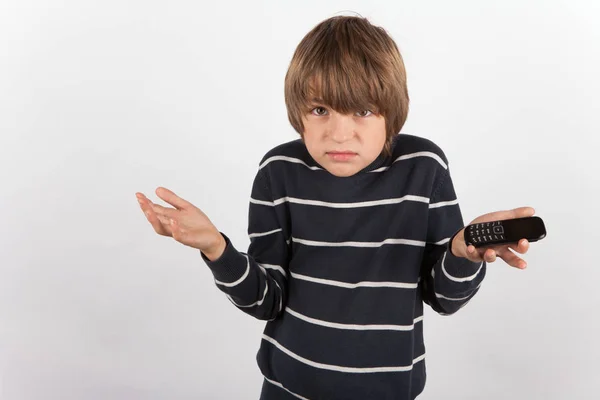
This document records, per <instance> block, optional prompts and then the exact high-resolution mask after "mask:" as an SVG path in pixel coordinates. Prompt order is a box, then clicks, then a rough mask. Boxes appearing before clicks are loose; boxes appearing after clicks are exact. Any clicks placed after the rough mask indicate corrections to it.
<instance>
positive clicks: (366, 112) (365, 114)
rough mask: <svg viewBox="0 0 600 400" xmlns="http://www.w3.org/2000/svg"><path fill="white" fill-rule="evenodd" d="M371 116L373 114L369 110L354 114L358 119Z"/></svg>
mask: <svg viewBox="0 0 600 400" xmlns="http://www.w3.org/2000/svg"><path fill="white" fill-rule="evenodd" d="M371 114H373V112H371V111H370V110H363V111H359V112H357V113H356V115H357V116H359V117H368V116H369V115H371Z"/></svg>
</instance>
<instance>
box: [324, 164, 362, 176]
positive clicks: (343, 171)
mask: <svg viewBox="0 0 600 400" xmlns="http://www.w3.org/2000/svg"><path fill="white" fill-rule="evenodd" d="M326 169H327V171H328V172H329V173H330V174H332V175H335V176H338V177H340V178H346V177H349V176H352V175H354V174H356V173H357V172H358V171H359V170H358V169H356V167H355V166H353V165H346V166H339V165H334V166H329V167H328V168H326Z"/></svg>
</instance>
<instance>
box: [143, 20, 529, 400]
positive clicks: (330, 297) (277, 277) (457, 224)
mask: <svg viewBox="0 0 600 400" xmlns="http://www.w3.org/2000/svg"><path fill="white" fill-rule="evenodd" d="M285 100H286V106H287V110H288V116H289V120H290V123H291V125H292V126H293V127H294V128H295V130H296V131H297V132H298V133H299V134H300V136H301V138H300V139H298V140H295V141H292V142H288V143H285V144H282V145H280V146H278V147H276V148H274V149H272V150H271V151H269V152H268V153H267V154H266V155H265V156H264V157H263V159H262V161H261V163H260V165H259V168H258V173H257V175H256V178H255V180H254V184H253V188H252V194H251V199H250V210H249V228H248V234H249V236H250V240H251V243H250V246H249V249H248V252H247V254H246V253H240V252H239V251H237V250H236V249H235V247H234V246H233V244H232V243H231V242H230V240H229V239H228V237H227V236H226V235H225V234H222V233H220V232H219V230H218V229H217V228H216V227H215V226H214V225H213V224H212V223H211V222H210V220H209V219H208V217H207V216H206V215H205V214H203V213H202V211H200V210H199V209H198V208H197V207H195V206H194V205H192V204H191V203H189V202H187V201H186V200H183V199H181V198H180V197H178V196H176V195H175V194H174V193H172V192H171V191H169V190H167V189H164V188H158V189H157V191H156V194H157V195H158V196H159V197H160V198H161V199H163V200H164V201H166V202H167V203H169V204H171V205H172V206H173V207H174V208H167V207H162V206H160V205H157V204H154V203H152V202H151V201H150V200H148V199H147V198H146V197H145V196H144V195H143V194H141V193H137V196H138V199H139V202H140V205H141V208H142V209H143V211H144V212H145V213H146V215H147V218H148V220H149V222H150V223H151V224H152V226H153V227H154V229H155V230H156V232H157V233H159V234H161V235H165V236H172V237H173V238H174V239H175V240H177V241H179V242H181V243H183V244H185V245H188V246H191V247H194V248H197V249H199V250H200V251H201V256H202V258H203V259H204V261H205V262H206V264H207V265H208V267H209V268H210V269H211V271H212V273H213V274H214V277H215V283H216V285H217V286H218V288H219V289H220V290H222V291H223V292H224V293H225V294H226V295H227V298H228V299H229V300H230V301H231V302H232V303H233V304H234V305H235V306H236V307H238V308H239V309H240V310H242V311H244V312H246V313H247V314H250V315H252V316H254V317H256V318H258V319H262V320H267V321H268V322H267V324H266V327H265V330H264V334H263V336H262V341H261V346H260V349H259V352H258V355H257V362H258V366H259V368H260V370H261V372H262V374H263V375H264V382H263V389H262V393H261V397H260V398H261V399H265V400H274V399H298V398H300V399H345V400H348V399H361V400H364V399H414V398H416V396H417V395H419V394H420V393H421V392H422V390H423V388H424V386H425V377H426V373H425V360H424V358H425V346H424V343H423V303H426V304H428V305H429V306H430V307H431V308H433V309H434V310H435V311H437V312H438V313H440V314H444V315H448V314H452V313H454V312H456V311H457V310H458V309H460V308H461V307H463V306H464V305H465V304H467V302H468V301H469V300H470V299H471V298H472V297H473V296H474V295H475V294H476V293H477V291H478V289H479V287H480V285H481V282H482V280H483V278H484V276H485V272H486V262H493V261H494V260H495V259H496V256H498V257H501V258H502V259H503V260H505V261H506V262H507V263H508V264H510V265H512V266H514V267H517V268H525V266H526V264H525V261H524V260H522V259H521V258H519V257H518V256H517V255H516V254H514V253H512V252H511V251H510V250H509V246H506V245H504V246H496V247H493V248H487V249H485V248H483V249H475V248H473V247H472V246H469V247H467V246H466V245H465V242H464V236H463V228H464V225H463V220H462V215H461V211H460V208H459V205H458V202H457V199H456V194H455V191H454V187H453V184H452V180H451V177H450V173H449V169H448V160H447V158H446V156H445V154H444V153H443V151H442V150H441V149H440V148H439V147H438V146H437V145H435V144H434V143H433V142H431V141H429V140H427V139H424V138H420V137H417V136H412V135H407V134H399V131H400V129H401V128H402V126H403V124H404V121H405V120H406V116H407V112H408V102H409V99H408V94H407V89H406V77H405V70H404V65H403V61H402V57H401V55H400V53H399V51H398V48H397V47H396V44H395V43H394V41H393V40H392V39H391V38H390V37H389V36H388V35H387V33H386V32H385V31H384V30H383V29H382V28H379V27H375V26H373V25H371V24H370V22H368V21H367V20H366V19H364V18H359V17H347V16H338V17H334V18H330V19H328V20H325V21H323V22H321V23H320V24H318V25H317V26H316V27H315V28H314V29H313V30H311V31H310V32H309V33H308V34H307V35H306V36H305V37H304V39H303V40H302V41H301V42H300V44H299V45H298V48H297V49H296V52H295V54H294V56H293V59H292V61H291V64H290V66H289V70H288V73H287V75H286V79H285ZM533 213H534V210H533V209H532V208H530V207H522V208H518V209H514V210H510V211H500V212H495V213H490V214H486V215H483V216H481V217H479V218H477V219H475V220H474V221H472V223H476V222H486V221H493V220H496V219H507V218H517V217H525V216H531V215H533ZM528 247H529V244H528V242H527V240H525V239H523V240H521V241H520V242H519V243H518V246H516V247H515V246H513V247H512V248H513V249H514V250H516V251H517V252H518V253H526V252H527V250H528Z"/></svg>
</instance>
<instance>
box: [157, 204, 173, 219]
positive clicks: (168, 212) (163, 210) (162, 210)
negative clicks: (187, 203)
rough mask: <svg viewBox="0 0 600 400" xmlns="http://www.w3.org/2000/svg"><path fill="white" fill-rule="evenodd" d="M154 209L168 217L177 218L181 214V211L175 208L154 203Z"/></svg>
mask: <svg viewBox="0 0 600 400" xmlns="http://www.w3.org/2000/svg"><path fill="white" fill-rule="evenodd" d="M152 210H153V211H154V212H155V213H156V214H158V215H162V216H164V217H167V218H177V217H178V216H179V213H180V211H178V210H175V209H174V208H169V207H163V206H161V205H158V204H154V203H152Z"/></svg>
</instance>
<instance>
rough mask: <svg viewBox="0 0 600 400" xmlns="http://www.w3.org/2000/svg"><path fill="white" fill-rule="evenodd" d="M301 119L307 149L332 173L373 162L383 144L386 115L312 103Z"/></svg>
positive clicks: (352, 171) (340, 173)
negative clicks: (339, 109) (350, 112)
mask: <svg viewBox="0 0 600 400" xmlns="http://www.w3.org/2000/svg"><path fill="white" fill-rule="evenodd" d="M302 120H303V123H304V132H303V136H304V143H305V144H306V147H307V149H308V152H309V153H310V155H311V156H312V157H313V158H314V159H315V161H317V162H318V163H319V164H320V165H321V166H322V167H323V168H325V169H326V170H327V171H329V172H330V173H331V174H333V175H335V176H340V177H346V176H351V175H354V174H356V173H357V172H359V171H361V170H362V169H363V168H365V167H367V166H368V165H369V164H371V163H372V162H373V161H375V159H376V158H377V157H378V156H379V155H380V154H381V152H382V150H383V146H384V145H385V118H384V117H383V116H381V115H378V114H374V113H372V112H370V111H369V110H364V111H358V112H356V113H354V114H340V113H338V112H336V111H334V110H332V109H331V108H329V107H325V106H319V105H315V106H314V108H312V110H311V111H310V112H309V113H307V114H306V115H305V116H304V117H303V118H302Z"/></svg>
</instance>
